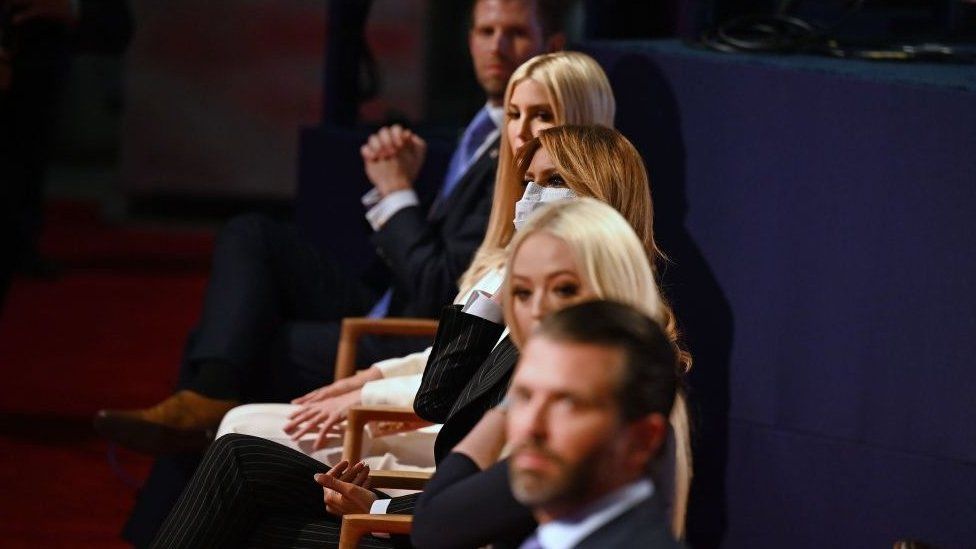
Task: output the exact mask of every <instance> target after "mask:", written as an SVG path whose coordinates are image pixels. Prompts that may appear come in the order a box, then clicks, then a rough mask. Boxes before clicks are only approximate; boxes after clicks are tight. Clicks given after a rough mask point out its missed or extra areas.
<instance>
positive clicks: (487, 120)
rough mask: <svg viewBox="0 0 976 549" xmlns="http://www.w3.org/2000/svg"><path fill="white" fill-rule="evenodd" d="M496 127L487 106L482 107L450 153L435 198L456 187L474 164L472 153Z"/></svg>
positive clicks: (438, 198) (444, 196)
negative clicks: (449, 159)
mask: <svg viewBox="0 0 976 549" xmlns="http://www.w3.org/2000/svg"><path fill="white" fill-rule="evenodd" d="M496 128H497V126H495V121H494V120H492V119H491V114H489V112H488V107H484V108H483V109H481V110H480V111H478V114H476V115H475V117H474V118H473V119H472V120H471V123H470V124H468V127H467V128H465V129H464V135H462V136H461V143H460V144H458V146H457V148H456V149H454V154H453V155H451V163H450V164H448V166H447V173H446V174H445V175H444V183H443V184H442V185H441V190H440V193H438V195H437V200H438V201H441V200H444V199H445V198H447V197H448V196H450V195H451V191H453V190H454V188H455V187H457V184H458V183H459V182H460V181H461V177H462V176H463V175H464V173H465V172H467V171H468V168H470V167H471V164H474V161H475V160H476V159H475V156H474V154H475V153H476V152H478V148H479V147H481V145H482V143H484V142H485V139H486V138H487V137H488V135H489V134H491V132H492V131H494V130H495V129H496Z"/></svg>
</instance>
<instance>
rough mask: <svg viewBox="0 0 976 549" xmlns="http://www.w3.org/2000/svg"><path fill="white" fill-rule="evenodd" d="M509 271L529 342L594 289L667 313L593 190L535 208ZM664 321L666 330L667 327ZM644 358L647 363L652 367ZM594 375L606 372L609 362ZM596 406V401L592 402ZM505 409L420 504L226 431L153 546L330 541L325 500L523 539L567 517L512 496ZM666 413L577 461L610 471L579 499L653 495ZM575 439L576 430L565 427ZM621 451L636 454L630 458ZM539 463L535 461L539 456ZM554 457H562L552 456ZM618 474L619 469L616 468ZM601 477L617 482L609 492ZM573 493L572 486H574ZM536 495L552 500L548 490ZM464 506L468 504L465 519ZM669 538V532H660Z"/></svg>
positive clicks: (673, 365) (463, 447)
mask: <svg viewBox="0 0 976 549" xmlns="http://www.w3.org/2000/svg"><path fill="white" fill-rule="evenodd" d="M550 131H552V130H550ZM506 273H507V274H506V282H505V284H504V290H503V295H502V298H503V303H504V308H505V316H506V320H507V323H508V325H509V327H510V328H511V330H512V334H514V335H515V339H516V341H518V342H524V341H526V340H527V339H528V337H529V335H530V333H531V332H532V330H533V329H534V328H535V326H536V324H537V323H538V322H539V321H540V320H541V318H542V317H543V316H544V315H546V314H548V313H549V312H552V311H554V310H557V309H560V308H563V307H566V306H569V305H572V304H574V303H579V302H581V301H591V300H593V299H597V298H611V299H614V300H616V301H621V302H624V303H628V304H630V306H631V307H634V308H637V309H638V310H640V311H642V313H641V314H645V315H648V318H652V319H654V320H653V322H654V323H656V324H658V325H659V326H660V325H661V324H662V322H663V320H664V318H666V315H665V313H664V310H665V308H666V306H665V305H664V303H663V302H662V301H661V298H660V293H659V291H658V290H657V286H656V284H655V282H654V278H653V270H652V268H651V264H650V261H649V260H648V257H647V254H646V251H645V249H644V246H643V243H642V242H641V241H640V240H639V239H638V238H637V236H636V234H635V233H634V231H633V229H632V228H631V227H630V225H629V223H628V222H627V221H626V220H625V219H624V218H623V217H622V216H621V215H620V214H619V213H617V212H616V211H615V210H614V209H613V208H611V207H609V206H607V205H605V204H603V203H601V202H599V201H597V200H594V199H587V198H582V199H578V200H571V201H563V202H559V203H556V204H552V205H550V206H548V207H547V208H545V209H543V210H541V211H540V212H537V213H536V214H535V215H534V216H532V217H531V218H530V220H529V222H528V224H527V225H526V227H525V229H524V230H523V231H520V233H519V234H518V235H517V236H516V238H515V240H514V242H513V245H512V254H511V256H510V259H509V261H508V263H507V267H506ZM634 314H637V313H636V312H635V313H634ZM594 322H595V321H594ZM649 322H650V321H649ZM583 329H584V330H585V329H586V328H585V327H584V328H583ZM657 330H658V331H660V332H662V333H663V331H664V329H663V328H661V327H659V328H657ZM440 335H441V334H439V337H438V340H437V341H436V342H435V346H434V350H433V352H432V357H439V356H441V355H442V354H447V353H449V352H451V348H453V347H455V346H456V344H457V339H456V338H454V337H440ZM444 335H445V336H446V335H447V334H444ZM661 337H662V341H664V343H663V347H664V349H665V350H666V354H667V355H668V356H670V357H671V358H670V360H669V361H667V366H666V368H665V369H667V370H670V372H671V373H670V375H671V376H672V377H675V378H676V377H677V376H678V375H679V373H680V370H681V366H680V362H679V361H678V360H677V358H676V357H677V356H678V353H677V352H676V348H675V345H674V343H673V341H671V339H670V338H667V337H666V336H661ZM659 352H660V351H658V352H655V353H652V354H658V353H659ZM639 364H640V366H642V367H646V368H649V369H650V368H652V367H653V366H652V365H650V364H644V363H639ZM591 367H593V366H592V365H591ZM598 377H605V372H601V376H598ZM549 381H550V383H551V384H553V385H558V384H559V383H560V380H557V379H552V380H549ZM510 394H511V395H513V396H514V401H515V402H519V403H520V404H519V405H520V406H524V405H525V404H524V403H523V402H520V400H519V399H520V398H524V394H517V393H510ZM555 394H561V393H560V391H555ZM675 394H676V386H675V385H674V382H673V381H672V384H671V386H670V388H669V394H668V397H669V400H672V399H674V397H675ZM563 396H564V397H566V399H565V400H564V401H562V402H561V404H560V405H559V406H558V407H554V408H552V409H553V410H559V409H566V410H574V409H575V408H579V409H578V410H577V411H578V412H579V413H583V414H584V415H586V414H585V411H586V409H587V405H586V403H585V402H583V401H574V400H572V399H571V398H569V397H568V395H565V394H563ZM590 405H594V406H595V403H591V404H590ZM602 405H604V406H607V408H606V409H607V410H617V407H616V404H614V405H608V404H606V403H602ZM592 411H593V410H592V409H591V410H589V412H591V413H592ZM662 411H670V401H669V402H668V406H667V410H658V413H660V412H662ZM503 413H504V412H503V411H498V410H493V411H486V412H484V413H483V418H482V419H481V420H480V421H479V422H478V424H477V426H475V427H474V429H473V430H471V431H470V434H469V435H468V436H466V437H465V438H464V439H463V440H462V441H461V442H460V443H459V444H458V445H457V447H456V448H455V451H453V452H451V453H450V454H449V456H448V457H446V458H445V459H444V460H443V461H442V462H441V464H440V466H439V468H438V470H437V473H435V475H434V478H433V479H432V481H431V484H430V485H429V487H428V490H427V491H426V492H424V493H423V495H421V496H420V501H419V502H418V501H417V500H418V498H417V496H416V495H411V496H401V497H397V498H392V499H390V500H389V501H385V502H384V501H383V500H382V499H378V497H377V495H376V494H375V493H374V492H372V491H369V490H367V489H365V488H362V486H361V485H362V484H363V483H365V481H366V475H365V474H364V473H365V472H366V471H368V468H366V467H365V466H363V465H361V464H357V465H356V466H355V467H353V468H352V469H351V470H346V469H347V468H346V467H345V465H346V464H340V467H337V468H335V469H333V470H332V471H331V472H330V471H329V468H328V467H326V466H325V465H324V464H322V463H321V462H318V461H316V460H314V459H311V458H309V457H307V456H305V455H304V454H302V453H300V452H296V451H294V450H292V449H290V448H286V447H285V446H282V445H279V444H276V443H273V442H270V441H266V440H263V439H260V438H256V437H250V436H246V435H227V436H224V437H221V438H220V439H218V440H217V442H216V443H215V444H214V445H213V446H212V447H211V449H210V450H209V451H208V453H207V456H206V457H205V459H204V461H203V463H202V464H201V466H200V468H199V469H198V471H197V474H196V475H195V476H194V479H193V481H192V482H191V484H190V486H189V487H188V489H187V491H186V492H184V494H183V496H182V497H181V499H180V501H179V502H178V504H177V506H176V507H175V509H174V511H173V513H172V514H171V515H170V517H169V518H168V519H167V521H166V523H165V524H164V526H163V529H162V530H161V531H160V534H159V537H158V538H157V545H158V546H198V545H208V546H209V545H221V546H236V545H241V544H251V545H260V546H304V544H306V543H307V544H309V546H312V545H318V546H321V545H323V544H324V545H326V546H335V544H336V542H337V538H338V530H339V528H338V522H337V520H336V518H335V516H334V515H332V514H330V513H329V511H327V510H326V508H327V507H328V508H329V509H330V510H331V511H332V512H335V513H339V514H342V513H350V512H353V513H355V512H368V511H370V510H374V511H375V510H377V509H376V507H377V503H380V502H382V506H385V507H386V511H387V512H390V513H399V514H402V513H409V512H411V511H412V509H413V508H414V506H415V505H416V506H417V509H418V510H419V511H421V514H419V515H418V517H417V524H416V528H417V535H416V536H415V537H414V541H415V543H417V545H418V546H420V547H425V546H449V547H478V546H482V545H485V544H487V543H496V544H498V543H503V542H509V543H515V542H518V541H520V540H521V538H523V537H525V536H526V535H527V534H530V533H531V532H532V529H533V525H534V522H533V519H534V518H535V517H540V518H542V519H543V520H544V521H548V520H549V518H560V517H559V514H558V509H559V507H560V506H559V505H558V501H553V502H549V503H550V504H551V510H553V511H556V515H555V516H553V517H548V515H546V514H545V511H541V514H538V513H536V514H533V512H532V510H530V508H529V507H526V506H524V505H523V504H522V503H519V500H517V499H516V498H515V495H520V494H519V490H518V489H516V493H515V494H514V495H513V493H512V488H511V487H510V485H509V482H508V481H507V477H508V472H509V467H510V465H509V464H508V463H506V462H504V461H502V462H498V463H495V462H494V460H496V459H497V458H498V457H499V455H500V452H501V449H502V446H503V445H504V442H505V434H504V431H503V430H500V426H501V423H500V422H499V420H500V419H501V418H502V417H503V416H502V414H503ZM643 415H646V414H639V413H638V414H637V416H625V417H628V420H632V419H634V417H639V416H643ZM659 423H660V425H659V426H658V428H657V429H656V430H655V429H653V428H651V429H650V430H648V429H647V426H646V425H645V426H644V427H643V428H634V430H633V431H632V437H631V438H632V439H633V440H638V439H639V440H642V441H643V442H642V443H641V444H633V445H631V444H624V443H623V442H622V441H616V442H615V444H614V445H611V446H615V445H618V444H619V448H618V449H619V450H620V453H617V452H609V454H616V457H615V458H613V459H622V460H624V461H627V462H628V463H627V466H626V467H623V468H620V467H612V466H611V465H612V461H613V459H610V455H606V456H604V457H606V458H608V459H606V460H603V459H600V460H597V461H594V462H592V463H589V462H588V461H587V460H585V459H584V460H581V461H580V464H578V466H581V467H584V469H585V470H586V471H589V472H592V474H594V475H597V477H598V478H603V479H605V482H600V483H595V484H596V486H592V487H591V488H593V490H592V493H591V494H590V496H592V499H589V500H586V498H583V500H581V502H582V503H586V504H598V502H599V500H600V499H601V498H602V497H603V496H608V495H610V492H613V491H614V490H615V489H617V488H623V487H626V486H630V485H631V484H633V483H636V484H640V485H643V486H645V488H644V489H640V490H638V491H637V492H636V493H635V494H632V497H635V498H637V499H638V500H643V499H647V495H648V491H647V488H649V487H650V486H653V484H654V481H653V480H652V478H655V477H656V476H659V475H651V474H650V472H649V471H648V470H646V469H644V467H643V466H644V465H647V462H648V461H649V456H650V455H652V454H656V453H657V452H656V448H657V447H658V446H659V445H660V443H661V441H663V440H664V439H665V438H666V433H667V430H668V429H667V423H666V422H665V421H664V420H663V417H662V418H659ZM642 425H643V424H642ZM629 429H630V427H628V428H626V429H624V430H625V431H629ZM600 431H601V432H602V431H604V430H603V429H600ZM637 433H640V436H638V435H637ZM650 433H657V434H650ZM604 434H606V433H605V432H604ZM440 436H444V433H443V432H442V434H441V435H440ZM569 438H570V439H573V438H575V437H574V436H573V435H570V436H569ZM624 440H626V439H624ZM596 447H598V448H600V449H601V450H604V451H606V450H607V449H608V447H607V446H606V445H604V444H597V445H596ZM516 448H518V446H516ZM624 450H626V451H624ZM621 454H631V455H630V457H629V458H627V459H624V458H623V455H621ZM518 455H519V454H518V451H516V456H517V457H516V460H515V461H513V464H512V465H511V467H513V471H517V473H516V475H515V476H513V480H514V481H516V482H515V486H516V487H518V486H519V484H518V480H519V479H520V478H521V476H522V475H521V470H520V469H519V467H520V464H523V462H529V463H532V462H533V458H531V457H527V458H524V459H520V458H518ZM639 456H643V458H641V457H639ZM536 461H539V459H538V456H537V459H536ZM554 463H561V462H558V460H556V461H554ZM584 464H585V465H584ZM608 466H611V467H609V468H608ZM528 469H531V467H528ZM638 469H639V470H640V471H642V473H641V474H639V475H638V477H640V478H636V477H634V475H633V473H634V471H635V470H638ZM479 471H480V472H479ZM526 474H527V477H526V478H531V477H532V476H533V473H531V472H528V473H526ZM581 474H582V473H581ZM618 474H619V475H620V476H619V478H615V477H617V475H618ZM337 476H339V477H341V478H336V477H337ZM313 477H314V479H315V481H317V482H318V483H320V484H321V485H322V486H323V487H324V490H325V495H324V501H323V492H322V489H317V488H318V485H317V484H315V482H313V481H312V479H313ZM581 479H582V477H581ZM624 479H625V480H626V481H624ZM645 481H646V482H645ZM530 484H531V483H530ZM600 487H606V488H609V489H610V490H609V491H602V489H601V488H600ZM634 490H637V489H636V488H634ZM652 490H653V489H652ZM530 491H531V490H530ZM567 493H568V494H575V493H576V492H575V491H573V490H569V491H568V492H567ZM521 495H525V494H521ZM617 496H618V497H623V496H622V495H621V494H617ZM639 496H642V497H639ZM664 497H665V498H666V497H668V494H664ZM556 499H557V500H558V498H556ZM624 499H625V500H626V499H628V498H624ZM532 501H536V500H533V499H531V498H530V501H529V503H531V502H532ZM538 501H540V502H543V503H540V505H542V507H543V508H544V507H546V505H545V504H544V503H545V502H546V501H547V500H546V499H545V498H541V499H540V500H538ZM465 502H466V503H465ZM648 505H650V503H648ZM437 508H443V509H445V510H449V511H450V515H445V516H440V513H436V512H434V510H435V509H437ZM642 509H643V507H642ZM536 511H538V509H537V510H536ZM466 512H467V513H471V514H469V515H468V516H466V517H464V516H463V515H465V513H466ZM425 513H426V514H425ZM459 515H460V516H459ZM428 519H432V520H433V522H434V523H433V524H430V525H426V526H425V525H424V520H428ZM452 525H453V528H452V527H451V526H452ZM425 530H428V531H436V532H437V534H436V535H434V536H432V539H430V540H428V539H427V538H425V537H423V536H421V535H420V533H421V532H423V531H425ZM663 539H670V538H669V537H668V536H665V537H664V538H663ZM369 543H370V544H371V545H374V546H378V545H382V544H383V543H384V540H380V539H372V540H370V541H369Z"/></svg>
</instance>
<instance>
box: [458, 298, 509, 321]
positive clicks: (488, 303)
mask: <svg viewBox="0 0 976 549" xmlns="http://www.w3.org/2000/svg"><path fill="white" fill-rule="evenodd" d="M461 312H463V313H467V314H469V315H474V316H476V317H479V318H483V319H485V320H487V321H488V322H494V323H495V324H501V323H502V320H503V318H504V316H505V315H504V313H503V312H502V307H501V305H499V304H498V303H497V302H496V301H495V300H493V299H491V296H489V295H488V294H487V293H485V292H483V291H481V290H475V292H474V293H473V294H471V298H470V299H468V303H467V305H465V306H464V308H463V309H461Z"/></svg>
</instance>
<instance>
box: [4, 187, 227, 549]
mask: <svg viewBox="0 0 976 549" xmlns="http://www.w3.org/2000/svg"><path fill="white" fill-rule="evenodd" d="M48 210H49V211H48V219H47V227H46V229H45V233H44V236H43V239H42V249H43V251H44V254H45V255H46V256H49V257H52V258H54V259H56V260H57V261H58V262H59V263H61V265H62V266H63V267H64V271H63V272H62V274H61V276H60V277H59V278H57V279H55V280H51V281H39V280H27V279H18V280H15V282H14V284H13V286H12V287H11V289H10V294H9V295H8V297H7V303H6V306H5V307H4V310H3V311H2V313H0V372H2V382H0V545H2V546H3V547H38V546H44V547H60V546H65V547H68V546H70V547H122V546H124V544H123V543H122V542H121V541H120V539H119V537H118V534H119V531H120V530H121V527H122V524H123V522H124V521H125V518H126V516H127V513H128V510H129V507H130V506H131V504H132V501H133V498H134V496H135V489H134V488H133V487H132V486H129V485H127V484H126V483H125V482H124V481H123V480H122V479H121V478H120V477H119V476H118V475H117V474H116V473H115V472H113V470H112V468H111V466H110V465H109V462H108V460H107V457H106V448H107V445H106V444H105V442H103V441H102V440H100V439H99V438H98V437H97V436H96V435H95V434H94V432H93V431H92V428H91V417H92V414H93V413H94V412H95V410H97V409H99V408H105V407H121V408H125V407H135V406H145V405H147V404H151V403H154V402H156V401H158V400H159V399H160V398H162V397H164V396H165V395H166V394H167V393H168V392H169V389H170V387H171V386H172V383H173V381H174V380H175V376H176V367H177V363H178V360H179V356H180V352H181V349H182V345H183V338H184V337H185V335H186V333H187V331H188V330H189V328H190V327H191V326H192V325H193V323H194V321H195V319H196V317H197V315H198V313H199V307H200V300H201V297H202V294H203V289H204V284H205V282H206V276H207V270H208V269H209V258H210V252H211V249H212V247H213V238H212V235H211V234H210V233H209V232H206V231H199V230H195V231H188V230H181V229H173V228H167V227H151V228H147V227H134V226H127V225H122V226H112V225H108V224H106V223H104V222H102V221H101V220H100V218H99V216H98V213H97V211H98V210H97V206H96V205H95V204H93V203H85V202H65V201H60V202H56V203H54V204H53V205H52V206H50V207H49V209H48ZM119 460H120V465H121V467H122V468H123V469H124V470H125V471H126V472H128V474H130V475H131V476H132V477H134V478H135V479H136V480H137V481H141V480H142V479H143V478H144V476H145V474H146V472H147V471H148V467H149V463H150V461H149V459H148V458H146V457H144V456H140V455H137V454H132V453H128V452H120V453H119Z"/></svg>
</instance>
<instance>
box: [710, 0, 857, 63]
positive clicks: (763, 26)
mask: <svg viewBox="0 0 976 549" xmlns="http://www.w3.org/2000/svg"><path fill="white" fill-rule="evenodd" d="M795 3H796V2H795V0H783V1H782V2H781V3H780V5H779V7H778V8H777V9H776V13H774V14H768V15H767V14H754V15H745V16H740V17H735V18H733V19H730V20H728V21H725V22H723V23H721V24H719V25H718V26H717V27H715V28H714V29H711V30H709V31H706V32H705V33H704V34H703V35H702V37H701V42H702V44H704V45H705V46H706V47H709V48H711V49H714V50H717V51H723V52H766V53H792V52H798V51H805V50H809V49H817V48H820V47H822V46H823V45H824V44H826V42H827V39H828V37H829V36H830V34H831V33H833V31H834V30H836V29H837V28H838V27H840V25H842V24H843V23H844V22H846V21H847V18H848V17H850V16H851V15H852V14H854V13H856V12H857V11H859V10H860V9H861V8H862V7H863V6H864V0H854V1H853V2H851V5H850V6H849V7H848V8H847V10H846V11H845V12H844V14H843V15H841V16H840V17H839V18H838V19H837V20H836V21H834V22H833V24H831V25H830V26H829V27H820V26H818V25H815V24H813V23H810V22H808V21H804V20H803V19H800V18H798V17H794V16H792V15H789V13H790V12H791V11H792V9H793V6H794V4H795Z"/></svg>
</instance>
